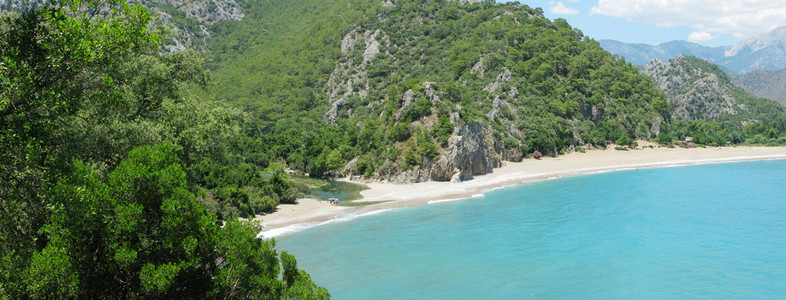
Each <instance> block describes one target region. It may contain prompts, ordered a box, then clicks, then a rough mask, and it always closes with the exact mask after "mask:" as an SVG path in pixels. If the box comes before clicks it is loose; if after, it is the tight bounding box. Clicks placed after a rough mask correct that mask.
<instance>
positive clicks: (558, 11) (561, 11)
mask: <svg viewBox="0 0 786 300" xmlns="http://www.w3.org/2000/svg"><path fill="white" fill-rule="evenodd" d="M551 13H552V14H555V15H578V14H579V10H578V9H575V8H572V7H567V6H565V4H562V1H560V2H557V4H556V5H555V4H554V2H551Z"/></svg>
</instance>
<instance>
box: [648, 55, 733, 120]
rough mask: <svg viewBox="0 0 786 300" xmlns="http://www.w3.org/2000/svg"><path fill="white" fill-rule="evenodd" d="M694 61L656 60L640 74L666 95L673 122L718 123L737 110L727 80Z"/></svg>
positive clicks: (694, 59) (676, 59)
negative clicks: (720, 119) (649, 78)
mask: <svg viewBox="0 0 786 300" xmlns="http://www.w3.org/2000/svg"><path fill="white" fill-rule="evenodd" d="M697 60H698V58H688V57H686V56H684V55H680V56H677V57H675V58H674V59H671V60H669V61H668V62H663V61H661V60H658V59H655V60H652V61H651V62H650V63H648V64H647V65H646V66H645V67H644V69H643V70H642V71H643V72H644V74H647V75H648V76H650V77H652V80H653V82H655V85H656V86H657V87H658V88H659V89H660V90H662V91H664V92H665V93H666V97H667V98H668V99H669V104H670V105H671V109H672V117H673V118H674V119H678V120H717V119H718V118H719V117H720V116H722V115H725V114H736V113H737V109H738V107H737V105H736V103H735V99H734V97H733V96H732V95H731V92H730V87H729V86H728V79H727V78H719V76H718V74H716V73H711V72H708V71H706V70H704V69H702V68H700V67H699V66H698V65H697V64H696V62H697Z"/></svg>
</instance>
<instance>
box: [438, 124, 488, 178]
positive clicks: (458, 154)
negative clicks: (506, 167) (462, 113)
mask: <svg viewBox="0 0 786 300" xmlns="http://www.w3.org/2000/svg"><path fill="white" fill-rule="evenodd" d="M488 134H489V133H488V130H486V129H484V128H483V124H482V123H481V122H475V123H470V124H466V125H464V126H461V127H458V128H456V130H455V131H454V132H453V136H451V137H450V139H449V140H448V148H447V150H445V154H444V155H442V157H441V158H440V159H439V160H438V161H437V162H436V163H435V164H434V166H433V167H432V170H431V180H434V181H452V182H458V181H464V180H468V179H472V177H473V176H475V175H483V174H488V173H491V172H493V168H497V167H500V166H501V165H502V163H501V161H500V159H499V158H498V157H497V156H495V154H494V149H493V148H492V147H491V145H490V143H489V140H488V138H487V135H488Z"/></svg>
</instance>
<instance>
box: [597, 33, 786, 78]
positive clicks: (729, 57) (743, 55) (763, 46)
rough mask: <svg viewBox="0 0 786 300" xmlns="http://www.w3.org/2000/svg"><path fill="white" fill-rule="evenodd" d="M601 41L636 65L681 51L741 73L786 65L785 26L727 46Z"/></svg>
mask: <svg viewBox="0 0 786 300" xmlns="http://www.w3.org/2000/svg"><path fill="white" fill-rule="evenodd" d="M600 45H601V47H603V49H605V50H606V51H609V52H611V53H614V54H618V55H620V56H623V57H625V60H627V61H628V62H630V63H632V64H634V65H644V64H646V63H647V62H648V61H650V60H652V59H656V58H657V59H660V60H668V59H671V58H673V57H676V56H677V55H679V54H682V55H688V56H696V57H699V58H703V59H705V60H708V61H711V62H713V63H715V64H717V65H719V66H721V67H722V68H725V69H727V70H730V71H731V72H734V73H738V74H744V73H748V72H751V71H754V70H758V69H765V70H779V69H783V68H786V26H784V27H779V28H776V29H774V30H772V31H769V32H765V33H761V34H758V35H754V36H751V37H748V38H747V39H745V40H743V41H741V42H739V43H737V44H735V45H732V46H726V47H706V46H702V45H699V44H696V43H691V42H686V41H673V42H668V43H663V44H659V45H647V44H628V43H623V42H619V41H615V40H601V41H600Z"/></svg>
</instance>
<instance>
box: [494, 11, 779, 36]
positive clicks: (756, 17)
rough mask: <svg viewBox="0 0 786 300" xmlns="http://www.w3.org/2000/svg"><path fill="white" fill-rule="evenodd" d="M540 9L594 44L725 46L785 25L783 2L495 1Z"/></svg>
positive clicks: (550, 17)
mask: <svg viewBox="0 0 786 300" xmlns="http://www.w3.org/2000/svg"><path fill="white" fill-rule="evenodd" d="M512 1H518V2H521V3H523V4H527V5H529V6H531V7H541V8H543V11H544V12H545V15H546V17H548V18H549V19H552V20H553V19H556V18H564V19H566V20H568V23H570V24H571V25H572V26H573V27H576V28H579V29H580V30H581V31H582V32H584V34H585V35H588V36H590V37H592V38H594V39H596V40H601V39H614V40H619V41H623V42H627V43H644V44H653V45H654V44H660V43H664V42H669V41H673V40H686V41H691V42H695V43H699V44H702V45H705V46H713V47H715V46H728V45H733V44H734V43H736V42H738V41H740V40H742V39H743V38H745V37H747V36H750V35H754V34H757V33H763V32H767V31H769V30H772V29H774V28H776V27H779V26H783V25H786V0H714V1H713V0H561V1H553V0H497V2H512Z"/></svg>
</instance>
